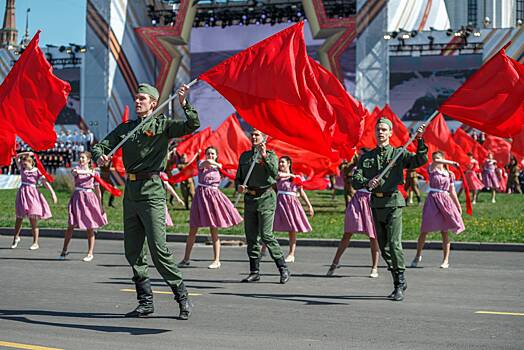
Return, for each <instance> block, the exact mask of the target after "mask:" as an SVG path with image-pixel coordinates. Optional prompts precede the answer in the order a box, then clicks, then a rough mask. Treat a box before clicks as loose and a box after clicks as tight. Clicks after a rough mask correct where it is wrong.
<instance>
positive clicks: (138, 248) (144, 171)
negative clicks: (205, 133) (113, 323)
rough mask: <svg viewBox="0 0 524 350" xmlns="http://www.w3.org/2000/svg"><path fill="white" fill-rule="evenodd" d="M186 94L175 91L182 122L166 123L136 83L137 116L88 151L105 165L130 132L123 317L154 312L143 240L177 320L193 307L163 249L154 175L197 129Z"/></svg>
mask: <svg viewBox="0 0 524 350" xmlns="http://www.w3.org/2000/svg"><path fill="white" fill-rule="evenodd" d="M188 90H189V87H188V86H187V85H184V86H182V88H180V89H179V90H178V99H179V101H180V104H181V105H182V108H183V110H184V113H185V115H186V117H187V120H186V121H184V122H180V121H174V120H172V119H168V118H167V117H166V116H165V115H163V114H158V115H152V113H153V111H154V110H155V108H156V107H157V103H158V97H159V93H158V90H157V89H156V88H155V87H153V86H151V85H148V84H140V85H139V87H138V92H137V94H136V96H135V110H136V114H137V115H138V117H139V118H138V119H137V120H133V121H129V122H128V123H122V124H120V125H119V126H118V127H117V128H116V129H115V130H113V131H112V132H111V133H109V135H107V136H106V137H105V138H104V139H103V140H101V141H100V142H99V143H98V144H97V145H95V146H94V147H93V158H94V160H95V161H96V162H97V163H98V165H99V166H105V165H107V163H108V162H109V161H110V156H108V154H111V153H112V152H113V151H112V150H113V149H114V148H115V147H116V146H117V145H118V143H119V142H121V141H122V140H123V139H124V138H125V137H126V136H127V135H128V134H130V133H132V136H131V137H130V138H129V139H128V140H127V141H126V142H125V143H124V144H123V146H122V151H123V162H124V166H125V169H126V171H127V181H126V188H125V194H124V249H125V255H126V259H127V261H128V262H129V264H130V265H131V267H132V269H133V282H135V287H136V293H137V299H138V307H137V308H136V309H135V310H134V311H131V312H129V313H127V314H126V317H146V316H148V315H150V314H152V313H153V311H154V308H153V292H152V290H151V282H150V280H149V273H148V263H147V257H146V252H147V250H146V246H145V240H146V238H147V244H148V246H149V252H150V254H151V258H152V260H153V263H154V265H155V267H156V268H157V270H158V272H159V273H160V274H161V275H162V277H163V278H164V280H165V281H166V283H167V284H168V285H169V286H170V287H171V289H172V290H173V293H174V295H175V300H176V301H177V302H178V303H179V308H180V315H179V318H180V319H184V320H187V319H188V318H189V316H190V315H191V310H192V304H191V302H190V301H189V298H188V293H187V290H186V287H185V285H184V282H183V280H182V274H181V273H180V271H179V270H178V268H177V265H176V262H175V259H174V257H173V256H172V255H171V253H170V252H169V249H168V248H167V245H166V224H165V215H166V214H165V213H166V211H165V206H166V197H165V189H164V186H163V182H162V179H161V178H160V176H159V174H160V172H161V171H165V168H166V162H167V160H166V158H167V151H168V145H169V140H170V139H172V138H175V137H181V136H183V135H187V134H190V133H192V132H193V131H195V130H196V129H198V127H199V126H200V121H199V119H198V113H197V111H196V110H195V109H194V108H193V107H192V106H191V105H190V104H189V103H188V102H187V101H186V95H187V92H188ZM148 117H149V119H147V118H148ZM141 123H142V124H141ZM135 128H137V130H136V131H135V130H134V129H135ZM132 130H133V131H132Z"/></svg>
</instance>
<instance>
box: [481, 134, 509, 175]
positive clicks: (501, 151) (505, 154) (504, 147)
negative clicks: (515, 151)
mask: <svg viewBox="0 0 524 350" xmlns="http://www.w3.org/2000/svg"><path fill="white" fill-rule="evenodd" d="M482 146H484V147H485V148H486V149H487V150H488V151H489V152H491V153H493V158H495V160H496V161H497V163H498V165H497V166H498V167H502V168H503V167H505V166H506V164H508V163H509V157H510V153H511V143H509V142H508V141H506V140H504V139H501V138H500V137H496V136H492V135H486V140H485V141H484V143H483V144H482Z"/></svg>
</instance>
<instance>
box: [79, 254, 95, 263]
mask: <svg viewBox="0 0 524 350" xmlns="http://www.w3.org/2000/svg"><path fill="white" fill-rule="evenodd" d="M93 258H94V256H93V255H87V256H85V257H84V258H83V259H82V261H84V262H91V261H92V260H93Z"/></svg>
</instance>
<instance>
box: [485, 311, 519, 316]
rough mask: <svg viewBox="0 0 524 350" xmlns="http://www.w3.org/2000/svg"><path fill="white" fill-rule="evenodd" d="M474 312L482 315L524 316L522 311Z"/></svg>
mask: <svg viewBox="0 0 524 350" xmlns="http://www.w3.org/2000/svg"><path fill="white" fill-rule="evenodd" d="M475 313H476V314H482V315H504V316H524V313H522V312H501V311H476V312H475Z"/></svg>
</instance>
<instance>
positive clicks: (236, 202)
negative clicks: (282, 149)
mask: <svg viewBox="0 0 524 350" xmlns="http://www.w3.org/2000/svg"><path fill="white" fill-rule="evenodd" d="M257 160H258V149H256V150H255V154H254V157H253V161H252V162H251V165H250V166H249V170H248V171H247V174H246V178H245V179H244V182H243V183H242V186H247V182H248V181H249V178H250V177H251V173H252V172H253V169H254V168H255V164H256V163H257ZM240 195H241V194H240V193H237V198H235V208H236V207H237V205H238V201H239V200H240Z"/></svg>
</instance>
